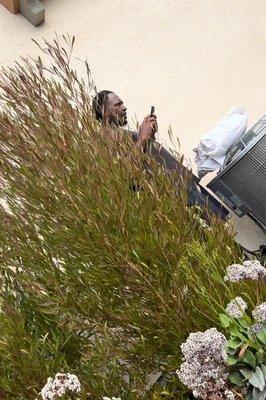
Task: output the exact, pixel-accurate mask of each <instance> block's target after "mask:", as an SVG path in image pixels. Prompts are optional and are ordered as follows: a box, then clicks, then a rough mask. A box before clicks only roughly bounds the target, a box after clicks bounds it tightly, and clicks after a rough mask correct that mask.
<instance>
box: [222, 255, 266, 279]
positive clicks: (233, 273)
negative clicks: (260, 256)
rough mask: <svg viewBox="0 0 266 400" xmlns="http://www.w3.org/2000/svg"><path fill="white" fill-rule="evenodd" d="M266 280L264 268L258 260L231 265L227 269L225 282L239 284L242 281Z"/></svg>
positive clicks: (265, 269)
mask: <svg viewBox="0 0 266 400" xmlns="http://www.w3.org/2000/svg"><path fill="white" fill-rule="evenodd" d="M247 279H251V280H254V281H256V280H258V279H262V280H264V279H266V268H265V267H263V266H262V265H261V264H260V262H259V261H258V260H255V261H251V260H248V261H244V262H243V264H233V265H230V266H229V267H227V270H226V275H225V277H224V280H225V281H230V282H241V281H243V280H247Z"/></svg>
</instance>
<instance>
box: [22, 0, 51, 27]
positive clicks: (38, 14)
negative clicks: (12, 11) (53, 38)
mask: <svg viewBox="0 0 266 400" xmlns="http://www.w3.org/2000/svg"><path fill="white" fill-rule="evenodd" d="M20 12H21V14H22V15H23V16H24V17H25V18H26V19H27V20H28V21H30V22H31V23H32V24H33V25H35V26H37V25H40V24H41V23H42V22H43V21H44V18H45V8H44V6H43V5H42V3H40V2H39V0H20Z"/></svg>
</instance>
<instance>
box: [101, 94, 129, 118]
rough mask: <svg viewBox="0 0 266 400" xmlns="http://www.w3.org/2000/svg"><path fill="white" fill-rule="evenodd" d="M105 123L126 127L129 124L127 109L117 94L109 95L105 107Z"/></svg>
mask: <svg viewBox="0 0 266 400" xmlns="http://www.w3.org/2000/svg"><path fill="white" fill-rule="evenodd" d="M104 114H105V121H106V122H107V123H109V124H110V125H111V124H115V125H118V126H124V125H126V124H127V108H126V106H125V105H124V103H123V101H122V100H121V99H120V97H118V96H117V95H116V94H115V93H109V94H108V97H107V101H106V105H105V112H104Z"/></svg>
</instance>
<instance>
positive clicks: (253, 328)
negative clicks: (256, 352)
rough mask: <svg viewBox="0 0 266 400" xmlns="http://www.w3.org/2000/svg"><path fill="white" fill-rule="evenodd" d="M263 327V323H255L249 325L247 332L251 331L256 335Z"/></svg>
mask: <svg viewBox="0 0 266 400" xmlns="http://www.w3.org/2000/svg"><path fill="white" fill-rule="evenodd" d="M262 328H263V324H260V323H257V324H254V325H251V326H250V327H249V329H248V332H249V333H251V334H252V335H257V333H259V332H260V331H261V330H262Z"/></svg>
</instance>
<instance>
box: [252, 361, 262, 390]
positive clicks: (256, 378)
mask: <svg viewBox="0 0 266 400" xmlns="http://www.w3.org/2000/svg"><path fill="white" fill-rule="evenodd" d="M249 382H250V383H251V385H252V386H254V387H255V388H258V389H259V390H260V391H261V392H262V391H263V389H264V387H265V380H264V376H263V373H262V370H261V369H260V367H256V370H255V372H253V374H252V376H251V378H250V379H249Z"/></svg>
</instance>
